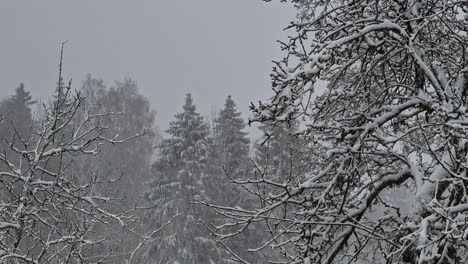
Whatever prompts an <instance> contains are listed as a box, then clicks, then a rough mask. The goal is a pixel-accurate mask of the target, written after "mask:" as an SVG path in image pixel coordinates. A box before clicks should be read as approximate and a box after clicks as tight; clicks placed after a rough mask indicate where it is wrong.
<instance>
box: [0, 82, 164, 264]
mask: <svg viewBox="0 0 468 264" xmlns="http://www.w3.org/2000/svg"><path fill="white" fill-rule="evenodd" d="M85 99H86V98H85V97H83V96H82V95H81V94H80V93H79V92H72V90H71V88H70V84H69V85H68V86H66V87H65V86H63V85H62V83H61V78H60V81H59V88H58V89H57V95H56V97H55V100H54V102H53V103H52V104H51V105H50V106H45V105H44V113H45V114H44V119H43V120H40V121H38V122H37V124H36V126H35V127H34V128H33V129H32V131H33V132H32V134H31V135H30V136H28V137H25V136H24V135H22V134H20V133H18V132H17V131H16V130H15V131H16V132H15V133H14V135H12V137H11V138H12V140H7V139H4V140H5V141H3V142H2V143H1V145H0V146H1V148H2V149H1V153H0V263H103V262H106V261H112V262H113V263H115V262H127V263H130V262H132V261H135V260H136V259H137V257H136V256H137V254H138V253H137V251H138V250H140V249H141V247H142V246H143V244H144V243H146V242H147V241H149V240H151V239H154V237H155V234H156V233H157V232H158V231H159V230H152V231H150V232H149V233H146V234H137V235H138V236H139V237H140V238H141V239H140V241H141V243H139V244H137V245H135V247H134V250H133V251H131V252H112V251H109V252H103V251H102V250H101V249H103V248H106V247H102V245H105V244H106V243H107V242H109V241H108V237H107V234H108V232H106V229H107V228H110V227H115V226H119V227H120V228H123V229H126V230H127V231H130V232H133V231H134V230H135V220H136V216H135V214H133V213H132V211H123V210H122V209H121V199H120V198H119V197H115V196H114V195H112V194H109V195H104V194H101V193H100V192H99V190H100V189H101V186H105V185H107V184H109V183H111V182H113V181H116V180H118V176H119V175H117V177H114V179H105V180H103V179H102V178H99V177H98V176H97V175H93V174H89V175H82V174H79V173H77V172H78V171H81V170H77V169H76V168H77V164H76V160H77V159H78V158H81V157H83V156H92V155H96V154H97V153H98V152H99V150H100V148H101V146H102V145H103V144H119V143H122V142H125V141H128V140H131V139H133V138H135V137H138V136H139V135H134V136H130V137H126V138H121V137H119V136H118V135H109V133H106V131H107V130H108V128H109V127H110V126H111V124H112V117H115V116H117V115H120V113H114V112H102V111H100V109H99V108H98V107H96V106H93V105H87V104H86V100H85ZM82 109H85V110H84V114H83V115H80V118H77V113H78V111H82ZM1 125H2V126H3V125H8V124H4V123H2V124H1ZM96 248H99V249H100V250H99V251H96ZM117 254H119V255H117ZM117 257H118V258H117Z"/></svg>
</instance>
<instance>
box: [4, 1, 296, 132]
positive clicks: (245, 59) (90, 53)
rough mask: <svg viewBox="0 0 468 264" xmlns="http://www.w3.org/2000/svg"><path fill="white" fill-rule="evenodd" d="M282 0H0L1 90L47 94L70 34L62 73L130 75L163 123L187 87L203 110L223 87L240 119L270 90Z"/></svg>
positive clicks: (288, 14) (286, 13)
mask: <svg viewBox="0 0 468 264" xmlns="http://www.w3.org/2000/svg"><path fill="white" fill-rule="evenodd" d="M294 14H295V13H294V9H293V7H292V6H290V5H289V4H285V3H279V1H277V2H273V3H265V2H263V1H261V0H196V1H195V0H137V1H128V0H126V1H124V0H99V1H97V0H80V1H64V0H41V1H1V3H0V34H1V37H0V92H1V94H0V97H6V96H9V95H10V94H12V93H13V89H14V88H15V87H16V86H17V85H18V83H19V82H24V83H25V85H26V87H27V89H29V90H31V91H32V94H33V96H34V97H35V98H43V99H45V98H48V97H49V96H50V95H51V94H52V92H53V91H54V88H55V83H56V81H57V65H58V59H59V46H60V43H61V42H63V41H66V40H68V41H69V42H68V44H67V45H66V49H65V55H64V72H65V74H64V75H65V77H67V79H68V78H73V84H74V87H75V88H79V87H80V86H81V83H82V80H83V79H84V77H85V75H86V74H87V73H91V74H92V75H93V76H94V77H98V78H102V79H104V81H105V82H106V84H108V85H111V84H112V83H114V81H115V80H122V79H124V78H126V77H130V78H132V79H134V80H136V81H137V83H138V86H139V88H140V91H141V92H142V93H143V94H144V95H145V96H147V97H148V98H149V100H150V101H151V103H152V105H153V108H154V109H155V110H156V111H157V112H158V114H157V125H158V126H159V127H161V129H162V130H165V129H166V128H167V126H168V123H169V121H170V120H172V118H173V116H174V114H175V113H176V112H180V110H181V106H182V104H183V100H184V94H185V93H187V92H191V93H192V94H193V96H194V100H195V103H196V104H197V107H198V109H199V111H200V112H201V113H202V114H203V115H205V116H208V115H209V114H210V113H211V112H212V109H213V108H217V109H219V108H220V107H222V105H223V103H224V100H225V98H226V96H227V95H228V94H231V95H232V96H233V97H234V99H235V100H236V101H237V103H238V106H239V109H240V110H241V111H243V112H244V117H248V116H250V113H248V105H249V103H250V101H257V100H259V99H262V100H263V99H266V98H267V97H269V96H271V95H272V93H271V91H270V79H269V73H270V71H271V67H272V63H271V60H272V59H277V58H280V56H281V51H280V48H279V45H278V44H277V43H276V40H277V39H285V36H286V34H285V33H284V32H283V31H282V29H283V28H284V27H285V26H286V25H287V23H288V22H289V21H290V20H292V19H293V18H294Z"/></svg>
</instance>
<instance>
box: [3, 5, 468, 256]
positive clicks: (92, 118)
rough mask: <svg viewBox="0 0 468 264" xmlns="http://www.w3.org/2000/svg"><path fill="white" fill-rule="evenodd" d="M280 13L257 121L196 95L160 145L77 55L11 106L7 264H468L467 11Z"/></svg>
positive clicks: (120, 93) (136, 109) (21, 89)
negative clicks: (40, 95)
mask: <svg viewBox="0 0 468 264" xmlns="http://www.w3.org/2000/svg"><path fill="white" fill-rule="evenodd" d="M266 2H269V1H266ZM286 2H289V3H290V4H292V5H294V7H295V8H296V10H297V16H296V19H295V20H294V21H291V22H290V24H289V25H288V26H287V28H286V32H287V33H288V37H287V39H284V40H279V43H280V44H281V50H282V52H283V55H284V57H283V58H281V59H277V60H274V61H273V67H272V71H271V74H270V78H271V91H270V96H269V97H268V98H252V99H251V101H252V103H251V106H250V109H240V108H239V107H238V104H237V103H236V100H235V98H234V96H232V95H229V94H226V96H225V100H224V101H223V102H218V103H219V105H222V107H221V109H220V110H219V111H216V112H214V113H213V115H212V116H210V117H206V116H204V115H203V113H201V112H200V111H199V110H198V108H197V102H196V100H195V99H196V98H198V97H199V96H208V97H209V96H210V95H209V94H194V93H193V94H192V93H187V94H186V95H185V97H184V98H180V106H179V111H178V113H177V114H175V115H174V116H173V118H172V121H171V122H170V123H169V126H168V127H167V128H165V129H164V130H163V131H161V130H160V128H159V124H158V114H157V112H156V110H158V112H160V111H164V109H158V108H157V107H158V106H156V105H151V103H150V100H149V99H148V98H147V97H145V95H144V94H143V93H142V92H141V91H140V88H139V87H138V85H137V82H136V80H134V79H131V78H126V79H123V80H119V81H116V82H115V83H113V84H108V83H107V82H106V81H104V80H103V79H101V78H99V77H95V76H93V75H91V74H88V75H87V76H86V78H85V80H84V81H83V82H82V83H74V82H72V81H71V79H68V78H67V77H65V76H66V74H65V72H66V71H65V68H64V67H63V52H64V50H65V52H66V49H65V48H66V43H63V44H62V46H61V50H60V52H61V53H60V59H59V60H58V61H59V66H58V68H57V71H58V80H57V83H56V84H51V87H52V88H51V90H53V96H52V97H50V98H48V99H47V100H38V99H37V98H34V97H33V96H32V95H31V91H30V89H29V88H28V87H27V86H26V85H25V84H23V83H21V82H20V81H19V82H18V86H17V87H16V88H14V87H13V88H11V89H10V90H9V91H8V93H5V94H2V100H1V101H0V140H1V142H0V264H19V263H21V264H22V263H37V264H38V263H128V264H130V263H172V264H204V263H207V264H218V263H220V264H222V263H229V264H234V263H243V264H249V263H250V264H254V263H276V264H279V263H288V264H311V263H324V264H325V263H326V264H329V263H340V264H341V263H409V264H423V263H426V264H441V263H467V262H468V192H467V189H468V175H467V169H468V108H467V100H468V55H467V54H468V2H467V1H465V0H446V1H440V0H408V1H399V0H344V1H341V0H340V1H339V0H290V1H286ZM252 89H255V87H252ZM247 111H248V116H249V118H248V119H244V118H243V117H242V116H243V113H245V112H247ZM250 126H256V127H258V130H259V136H252V135H251V134H249V132H248V131H249V127H250Z"/></svg>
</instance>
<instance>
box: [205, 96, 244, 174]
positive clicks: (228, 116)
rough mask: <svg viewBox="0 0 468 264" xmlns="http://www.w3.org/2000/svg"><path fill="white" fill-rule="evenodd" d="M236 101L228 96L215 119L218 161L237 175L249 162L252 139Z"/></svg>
mask: <svg viewBox="0 0 468 264" xmlns="http://www.w3.org/2000/svg"><path fill="white" fill-rule="evenodd" d="M244 129H245V123H244V120H243V119H242V118H241V113H240V112H237V108H236V103H235V102H234V101H233V100H232V98H231V96H228V97H227V99H226V103H225V104H224V109H223V110H221V112H220V113H219V116H218V117H217V118H216V119H215V121H214V145H215V153H216V157H217V161H218V164H219V165H222V166H223V167H224V169H225V170H226V172H227V173H228V174H232V176H235V175H236V174H237V173H239V172H241V171H242V170H243V168H242V167H245V165H246V163H248V159H249V157H248V155H249V144H250V140H249V138H248V137H247V132H245V131H244Z"/></svg>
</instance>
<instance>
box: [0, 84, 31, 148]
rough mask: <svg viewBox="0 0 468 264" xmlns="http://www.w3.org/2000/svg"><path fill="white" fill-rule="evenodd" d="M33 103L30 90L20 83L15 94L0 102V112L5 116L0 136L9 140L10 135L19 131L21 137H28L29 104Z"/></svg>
mask: <svg viewBox="0 0 468 264" xmlns="http://www.w3.org/2000/svg"><path fill="white" fill-rule="evenodd" d="M35 103H36V101H34V100H32V96H31V95H30V92H29V91H26V90H25V89H24V84H23V83H20V84H19V86H18V87H17V88H16V89H15V94H14V95H12V96H11V97H10V98H8V99H5V100H3V102H1V103H0V114H1V115H2V116H5V117H6V118H5V119H3V120H2V123H1V127H0V136H1V137H3V138H5V139H8V140H11V136H12V135H14V134H15V133H19V134H21V135H22V136H23V138H28V134H29V133H30V130H31V126H32V124H33V118H32V113H31V106H32V105H33V104H35ZM15 130H16V131H15Z"/></svg>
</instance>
